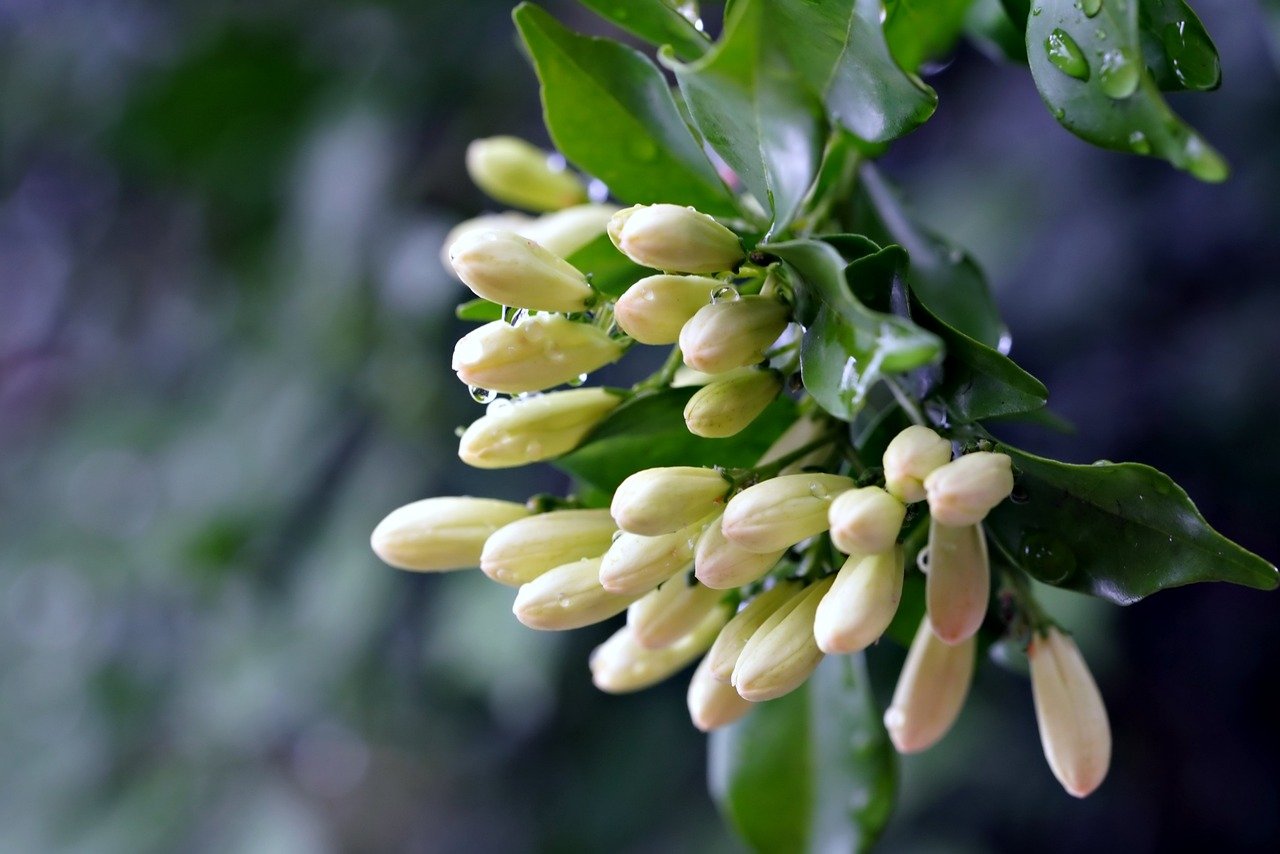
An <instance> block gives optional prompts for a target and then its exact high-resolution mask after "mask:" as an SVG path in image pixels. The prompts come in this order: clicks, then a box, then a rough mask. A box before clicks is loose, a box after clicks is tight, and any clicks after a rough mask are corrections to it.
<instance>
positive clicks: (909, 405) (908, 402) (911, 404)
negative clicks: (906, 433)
mask: <svg viewBox="0 0 1280 854" xmlns="http://www.w3.org/2000/svg"><path fill="white" fill-rule="evenodd" d="M883 380H884V384H885V385H886V386H888V387H889V391H891V392H892V393H893V399H894V400H896V401H897V402H898V406H900V407H902V411H903V412H905V413H907V417H908V418H910V419H911V421H912V422H913V423H915V424H919V425H920V426H921V427H928V426H929V423H928V421H926V420H925V417H924V413H923V412H921V411H920V407H919V406H917V405H916V402H915V401H914V400H912V399H911V396H910V395H908V394H907V393H906V392H905V391H903V390H902V387H901V386H899V385H898V382H897V380H895V379H893V378H892V377H883Z"/></svg>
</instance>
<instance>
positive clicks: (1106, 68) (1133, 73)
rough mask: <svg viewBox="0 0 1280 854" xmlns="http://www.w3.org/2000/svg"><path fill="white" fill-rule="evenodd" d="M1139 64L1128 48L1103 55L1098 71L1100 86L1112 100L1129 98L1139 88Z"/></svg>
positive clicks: (1110, 51) (1117, 49)
mask: <svg viewBox="0 0 1280 854" xmlns="http://www.w3.org/2000/svg"><path fill="white" fill-rule="evenodd" d="M1139 76H1140V75H1139V71H1138V63H1136V62H1134V61H1133V57H1132V56H1131V55H1130V52H1129V50H1128V49H1127V48H1116V49H1115V50H1109V51H1107V52H1106V53H1104V54H1103V55H1102V66H1101V67H1100V68H1099V69H1098V85H1099V86H1100V87H1101V88H1102V91H1103V92H1105V93H1106V94H1107V96H1108V97H1110V98H1116V99H1120V98H1128V97H1129V96H1130V95H1132V94H1133V92H1134V90H1135V89H1137V88H1138V79H1139Z"/></svg>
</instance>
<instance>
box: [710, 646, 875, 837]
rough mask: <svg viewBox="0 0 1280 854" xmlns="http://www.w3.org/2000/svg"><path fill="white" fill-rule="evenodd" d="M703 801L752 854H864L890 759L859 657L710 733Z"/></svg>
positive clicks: (828, 667) (837, 661) (833, 659)
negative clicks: (707, 797) (707, 795)
mask: <svg viewBox="0 0 1280 854" xmlns="http://www.w3.org/2000/svg"><path fill="white" fill-rule="evenodd" d="M707 764H708V768H709V771H708V784H709V786H710V789H711V794H712V797H714V798H715V800H716V803H717V804H718V805H719V807H720V810H721V811H722V812H723V813H724V814H725V815H726V817H727V818H728V819H729V821H730V822H732V824H733V826H734V828H735V829H736V830H737V831H738V833H739V834H741V836H742V838H743V840H744V841H745V842H746V843H747V845H748V847H749V848H750V849H751V850H752V851H756V852H760V854H800V852H836V851H839V852H854V851H859V852H861V851H867V850H868V849H870V847H871V845H872V844H873V843H874V842H875V840H876V838H877V837H878V836H879V835H880V832H881V831H882V830H883V829H884V826H885V823H886V822H887V821H888V819H889V815H890V813H891V812H892V811H893V801H894V797H895V794H896V790H897V777H898V771H897V758H896V756H895V755H894V753H893V750H892V748H891V747H890V745H889V737H888V734H887V733H886V732H885V730H884V725H883V724H882V723H881V720H880V709H879V707H878V706H877V705H876V703H875V698H874V697H873V696H872V695H871V688H870V683H869V680H868V678H867V671H866V664H865V661H864V659H863V656H862V655H861V654H859V655H856V656H828V657H827V658H826V659H825V660H824V661H823V662H822V664H821V665H819V667H818V669H817V671H816V672H815V673H814V674H813V676H812V677H811V678H810V679H809V681H808V682H807V683H806V684H805V685H804V686H803V687H801V688H799V689H797V690H795V691H793V692H791V693H790V694H788V695H786V696H785V697H780V698H779V699H777V700H772V701H770V702H767V703H763V704H761V705H759V706H757V707H756V708H755V709H753V710H752V711H751V713H750V714H749V715H748V716H747V717H745V718H743V719H742V720H740V721H738V722H737V723H735V724H732V725H730V726H728V727H725V728H723V729H720V730H716V731H715V732H713V733H712V734H711V739H710V742H709V745H708V762H707Z"/></svg>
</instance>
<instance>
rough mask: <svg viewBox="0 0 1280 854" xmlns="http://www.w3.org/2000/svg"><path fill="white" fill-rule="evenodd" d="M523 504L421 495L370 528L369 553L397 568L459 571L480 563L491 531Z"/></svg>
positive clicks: (519, 512)
mask: <svg viewBox="0 0 1280 854" xmlns="http://www.w3.org/2000/svg"><path fill="white" fill-rule="evenodd" d="M528 515H529V508H527V507H525V506H524V505H523V504H516V503H515V502H513V501H498V500H496V499H493V498H470V497H459V498H424V499H423V500H421V501H415V502H413V503H412V504H406V505H405V506H403V507H400V508H398V509H396V510H392V511H391V513H390V514H389V515H388V516H387V517H386V518H385V519H383V520H382V521H381V522H379V523H378V527H376V528H374V529H373V536H372V537H371V538H370V545H372V546H373V551H374V554H376V555H377V556H378V557H380V558H382V560H383V561H384V562H386V563H388V564H390V565H391V566H394V567H398V568H400V569H415V570H420V571H439V570H445V569H464V568H466V567H471V566H475V565H477V564H478V563H479V562H480V552H481V549H483V548H484V543H485V540H486V539H487V538H488V537H489V535H490V534H492V533H493V532H494V531H496V530H498V529H499V528H501V527H502V526H503V525H506V524H507V523H508V522H514V521H515V520H516V519H519V518H521V517H523V516H528Z"/></svg>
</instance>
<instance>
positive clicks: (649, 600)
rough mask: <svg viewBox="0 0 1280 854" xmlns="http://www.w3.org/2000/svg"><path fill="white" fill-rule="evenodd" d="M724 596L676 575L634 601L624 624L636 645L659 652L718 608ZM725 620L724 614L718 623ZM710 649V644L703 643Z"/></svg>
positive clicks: (681, 575)
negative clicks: (658, 650) (628, 628)
mask: <svg viewBox="0 0 1280 854" xmlns="http://www.w3.org/2000/svg"><path fill="white" fill-rule="evenodd" d="M722 598H724V593H723V592H721V591H719V590H712V589H711V588H710V587H706V586H704V585H702V584H698V583H697V582H696V581H695V582H694V583H693V584H690V583H689V580H688V579H687V578H686V577H685V575H684V573H680V574H679V575H676V576H674V577H672V578H669V579H667V580H666V581H664V582H663V583H662V586H661V587H659V588H658V589H657V590H653V591H650V592H649V593H646V594H645V595H644V596H642V597H641V598H640V599H638V600H636V602H635V604H633V605H632V606H631V607H630V608H628V609H627V625H628V626H630V627H631V631H632V632H633V634H634V636H635V639H636V643H638V644H640V646H642V647H644V648H645V649H662V648H663V647H664V646H670V645H671V644H673V643H675V642H676V641H678V640H679V639H680V638H682V637H684V636H685V635H687V634H688V633H689V632H691V631H693V628H694V627H695V626H697V625H698V624H699V623H701V622H702V619H703V618H704V617H705V616H706V615H707V614H708V613H709V612H711V611H712V610H716V609H720V610H723V609H721V608H720V600H721V599H722ZM727 619H728V615H727V614H726V615H725V616H724V618H723V619H722V620H721V621H720V625H724V621H725V620H727ZM707 645H708V646H710V645H711V644H710V642H709V641H708V643H707Z"/></svg>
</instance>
